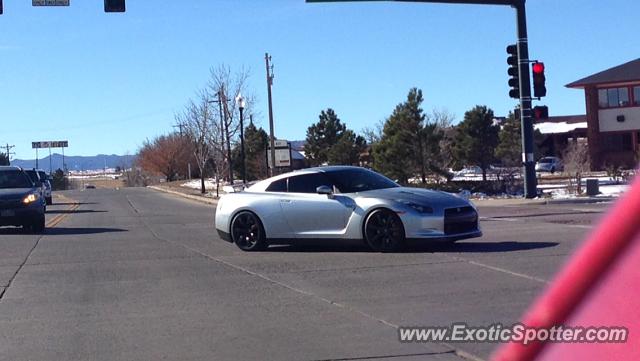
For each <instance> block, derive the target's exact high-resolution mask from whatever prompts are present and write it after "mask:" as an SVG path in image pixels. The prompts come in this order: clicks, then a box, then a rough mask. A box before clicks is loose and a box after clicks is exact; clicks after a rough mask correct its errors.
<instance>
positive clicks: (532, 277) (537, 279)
mask: <svg viewBox="0 0 640 361" xmlns="http://www.w3.org/2000/svg"><path fill="white" fill-rule="evenodd" d="M449 257H451V258H453V259H456V260H458V261H461V262H467V263H469V264H472V265H474V266H478V267H482V268H486V269H490V270H493V271H497V272H502V273H506V274H508V275H511V276H516V277H521V278H526V279H528V280H530V281H535V282H539V283H544V284H550V283H551V282H550V281H547V280H545V279H543V278H540V277H536V276H531V275H528V274H524V273H519V272H514V271H510V270H508V269H506V268H501V267H496V266H491V265H488V264H484V263H481V262H477V261H472V260H470V259H466V258H462V257H458V256H449Z"/></svg>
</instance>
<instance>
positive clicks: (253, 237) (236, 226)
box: [231, 211, 267, 251]
mask: <svg viewBox="0 0 640 361" xmlns="http://www.w3.org/2000/svg"><path fill="white" fill-rule="evenodd" d="M231 239H232V240H233V242H234V243H235V244H236V246H238V248H240V249H241V250H243V251H259V250H263V249H265V248H267V240H266V237H265V233H264V228H263V227H262V223H261V222H260V219H258V216H256V215H255V214H254V213H252V212H248V211H242V212H240V213H238V214H237V215H236V216H235V217H233V220H232V221H231Z"/></svg>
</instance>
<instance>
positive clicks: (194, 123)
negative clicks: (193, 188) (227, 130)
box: [176, 91, 218, 194]
mask: <svg viewBox="0 0 640 361" xmlns="http://www.w3.org/2000/svg"><path fill="white" fill-rule="evenodd" d="M213 120H214V119H213V115H212V112H211V105H210V104H209V96H208V95H207V93H206V92H205V91H199V92H198V96H197V99H196V100H195V101H194V100H190V101H189V103H188V104H187V106H186V107H185V110H184V111H183V113H182V114H177V115H176V121H177V122H178V124H181V125H182V126H183V127H184V129H185V131H186V136H187V137H188V138H189V140H190V141H191V142H193V156H194V157H195V160H196V163H197V165H198V169H199V170H200V193H202V194H204V193H205V192H206V188H205V185H204V178H205V176H206V172H205V170H206V165H207V162H208V161H209V158H210V156H211V155H212V153H213V151H214V149H213V148H212V144H211V143H210V139H211V133H212V132H214V131H215V130H214V128H215V123H214V122H213ZM217 176H218V175H217V174H216V177H217Z"/></svg>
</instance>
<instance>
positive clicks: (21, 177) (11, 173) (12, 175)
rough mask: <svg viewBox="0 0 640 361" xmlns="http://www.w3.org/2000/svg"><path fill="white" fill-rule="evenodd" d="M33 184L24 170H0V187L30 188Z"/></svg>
mask: <svg viewBox="0 0 640 361" xmlns="http://www.w3.org/2000/svg"><path fill="white" fill-rule="evenodd" d="M31 187H33V184H32V183H31V180H30V179H29V177H27V175H26V174H25V173H24V172H21V171H19V170H6V171H0V188H3V189H6V188H31Z"/></svg>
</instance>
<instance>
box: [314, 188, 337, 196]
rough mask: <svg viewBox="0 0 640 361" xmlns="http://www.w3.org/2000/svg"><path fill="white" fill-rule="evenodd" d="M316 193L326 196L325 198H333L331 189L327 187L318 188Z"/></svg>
mask: <svg viewBox="0 0 640 361" xmlns="http://www.w3.org/2000/svg"><path fill="white" fill-rule="evenodd" d="M316 193H318V194H326V195H327V197H329V198H333V189H331V187H329V186H320V187H318V188H316Z"/></svg>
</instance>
